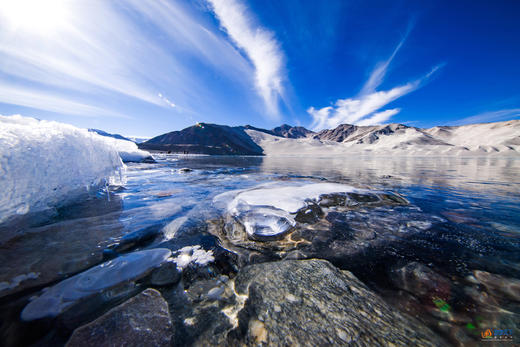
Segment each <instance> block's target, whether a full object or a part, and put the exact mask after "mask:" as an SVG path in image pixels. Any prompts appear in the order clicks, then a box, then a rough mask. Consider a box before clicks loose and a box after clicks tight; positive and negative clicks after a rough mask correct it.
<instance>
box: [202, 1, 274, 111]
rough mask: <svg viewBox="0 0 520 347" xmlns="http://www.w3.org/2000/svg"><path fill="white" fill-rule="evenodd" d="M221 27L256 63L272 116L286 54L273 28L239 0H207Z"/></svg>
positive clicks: (261, 90)
mask: <svg viewBox="0 0 520 347" xmlns="http://www.w3.org/2000/svg"><path fill="white" fill-rule="evenodd" d="M208 2H209V3H210V5H211V7H212V9H213V11H214V13H215V15H216V17H217V18H218V19H219V21H220V24H221V26H222V28H223V29H224V30H225V32H226V33H227V34H228V35H229V37H230V39H231V40H232V41H233V42H234V43H235V44H236V45H237V47H239V48H240V49H242V50H243V51H244V52H245V54H246V55H247V57H248V58H249V59H250V60H251V62H252V64H253V65H254V67H255V81H256V88H257V90H258V93H259V94H260V96H261V97H262V99H263V100H264V102H265V105H266V107H267V111H268V112H269V114H270V115H272V116H277V114H278V102H279V100H280V99H281V98H283V92H284V90H283V81H284V54H283V52H282V51H281V49H280V45H279V43H278V41H277V40H276V38H275V36H274V34H273V33H272V32H271V31H268V30H266V29H265V28H263V27H261V26H259V25H257V24H256V23H255V20H254V19H253V16H252V15H251V14H250V12H249V10H248V9H247V8H246V6H244V4H242V3H241V2H239V1H238V0H208Z"/></svg>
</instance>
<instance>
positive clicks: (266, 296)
mask: <svg viewBox="0 0 520 347" xmlns="http://www.w3.org/2000/svg"><path fill="white" fill-rule="evenodd" d="M234 290H235V291H236V295H237V297H238V298H240V299H239V300H236V302H237V305H238V308H236V309H232V308H227V312H228V313H229V312H233V311H234V312H238V314H236V315H228V316H230V318H233V317H234V319H235V321H234V322H231V323H232V324H233V326H234V327H235V328H234V329H233V330H228V331H225V332H220V335H221V336H220V337H219V336H218V333H215V330H213V332H212V333H211V334H210V335H208V334H204V335H202V336H201V338H200V339H199V341H197V344H199V345H209V344H212V343H214V342H215V341H218V342H219V344H227V345H247V346H253V345H255V346H256V345H268V346H290V345H304V346H323V345H348V344H354V345H363V346H412V345H413V346H440V345H444V344H445V343H444V341H442V340H441V339H440V338H439V337H438V336H437V335H435V334H434V333H433V332H432V331H430V330H429V329H428V328H427V327H425V326H424V325H422V324H421V323H419V322H418V321H416V320H415V319H413V318H411V317H409V316H406V315H404V314H401V313H399V312H398V311H396V310H395V309H392V308H391V307H390V306H388V305H387V304H386V303H385V302H384V301H383V300H382V299H381V298H380V297H379V296H377V295H376V294H374V293H373V292H371V291H370V290H369V289H368V288H367V287H366V286H365V285H364V284H363V283H361V282H360V281H359V280H358V279H357V278H356V277H355V276H354V275H353V274H352V273H350V272H348V271H341V270H339V269H337V268H335V267H334V266H333V265H332V264H330V263H329V262H328V261H325V260H316V259H313V260H285V261H279V262H270V263H262V264H256V265H252V266H247V267H245V268H243V269H242V270H241V271H240V272H239V273H238V275H237V277H236V278H235V281H234Z"/></svg>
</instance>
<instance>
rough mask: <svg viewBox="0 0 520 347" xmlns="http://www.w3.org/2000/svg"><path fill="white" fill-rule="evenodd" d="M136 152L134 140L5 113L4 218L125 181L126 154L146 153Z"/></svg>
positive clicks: (0, 150)
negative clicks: (115, 182)
mask: <svg viewBox="0 0 520 347" xmlns="http://www.w3.org/2000/svg"><path fill="white" fill-rule="evenodd" d="M136 151H137V146H136V145H135V144H134V143H132V142H129V141H123V140H117V139H114V138H110V137H104V136H101V135H98V134H96V133H92V132H89V131H88V130H87V129H80V128H76V127H74V126H72V125H68V124H63V123H57V122H49V121H40V120H37V119H34V118H29V117H22V116H19V115H16V116H0V186H1V187H2V189H1V190H0V222H4V221H6V220H7V219H8V218H9V217H10V216H13V215H21V214H25V213H28V212H34V211H40V210H45V209H47V208H49V207H53V206H56V205H61V204H64V203H66V202H67V201H69V200H73V199H74V197H75V196H76V195H77V194H78V193H84V192H86V191H87V190H88V189H89V188H91V187H97V186H99V185H104V184H106V183H107V182H113V181H117V180H121V178H122V176H121V175H122V170H124V164H123V163H122V161H121V157H120V155H123V156H126V157H127V158H126V159H129V157H132V156H133V157H134V159H135V157H137V156H139V155H143V154H144V153H146V152H136ZM146 154H147V155H149V153H146Z"/></svg>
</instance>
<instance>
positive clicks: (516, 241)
mask: <svg viewBox="0 0 520 347" xmlns="http://www.w3.org/2000/svg"><path fill="white" fill-rule="evenodd" d="M183 168H189V169H191V171H188V170H181V169H183ZM519 173H520V160H518V159H507V158H506V159H499V158H467V159H466V158H405V157H396V158H388V157H361V158H352V159H344V158H342V159H338V158H269V157H265V158H262V157H207V156H199V157H194V156H190V157H183V156H173V155H172V156H167V155H163V156H158V157H157V163H156V164H130V165H128V170H127V183H126V184H125V185H124V187H112V188H111V191H110V192H109V193H108V194H107V192H106V191H100V192H99V193H98V194H97V196H91V197H88V198H85V199H83V200H81V201H78V203H77V204H75V205H72V206H67V207H64V208H61V209H59V210H57V211H54V214H52V213H51V214H48V216H47V217H45V218H42V217H41V216H39V217H38V219H32V220H25V221H23V222H17V224H15V225H13V224H12V225H2V226H0V231H2V232H3V231H5V230H9V232H12V231H13V230H16V231H17V234H18V235H19V236H17V237H15V238H12V239H10V240H8V241H6V242H4V243H2V244H1V245H0V270H1V271H0V283H1V284H0V295H1V296H2V297H1V298H0V305H1V306H2V308H3V317H2V326H1V331H2V336H3V337H4V340H5V341H8V342H10V343H11V344H17V343H18V342H21V340H20V339H21V337H20V335H21V331H23V329H24V328H25V327H26V326H25V325H24V324H26V323H24V324H20V323H19V319H18V315H19V312H20V310H21V308H23V305H25V303H26V302H27V298H28V297H30V296H31V295H34V294H37V293H38V291H39V290H40V289H41V288H42V287H46V286H48V285H49V284H53V283H57V282H59V281H60V280H62V279H64V278H66V277H67V276H70V275H72V274H75V273H78V272H81V271H84V270H86V269H88V268H90V267H92V266H94V265H96V264H99V263H100V262H102V261H103V260H104V259H107V256H112V255H111V254H110V252H111V251H114V252H116V253H120V254H122V253H127V252H131V251H134V250H140V249H146V248H153V247H156V246H158V245H161V246H164V245H167V247H168V248H170V249H172V250H174V251H175V250H177V249H180V248H182V247H185V246H189V245H197V244H202V243H204V242H206V238H207V237H208V235H209V234H208V232H207V224H208V223H207V221H210V220H217V219H219V218H220V216H221V215H222V213H223V211H222V209H221V208H220V207H218V206H214V204H213V198H214V197H215V196H217V195H218V194H221V193H224V192H227V191H231V190H236V189H244V188H250V187H255V186H257V185H260V184H264V183H271V182H277V181H280V182H289V181H290V182H323V181H331V182H338V183H344V184H348V185H352V186H354V187H357V188H366V189H373V190H383V191H389V192H395V193H398V194H400V195H401V196H403V197H405V198H406V199H407V200H408V201H409V202H410V205H409V206H405V207H395V208H391V209H389V208H385V207H381V208H367V209H361V210H357V211H352V212H349V214H347V215H346V216H345V217H342V218H344V219H342V223H346V224H345V225H351V226H352V227H353V228H357V229H356V230H359V229H362V228H364V229H366V230H376V231H377V232H378V233H380V234H381V235H383V234H385V233H387V234H392V237H391V238H383V240H384V242H383V241H382V242H380V243H378V244H377V245H372V244H371V245H370V247H369V248H366V249H364V250H363V252H361V253H355V254H354V255H352V256H349V257H348V258H345V257H343V258H342V257H341V256H338V257H336V258H333V257H332V258H331V259H329V260H331V261H333V262H334V263H335V265H336V266H340V267H341V268H343V269H348V270H351V271H353V272H354V273H355V274H356V276H358V277H359V278H360V279H361V280H362V281H364V282H365V283H366V284H367V285H368V286H369V287H371V288H372V289H373V290H375V291H377V292H378V293H379V294H380V295H382V296H383V297H384V298H385V299H386V300H387V301H388V302H389V303H391V304H393V305H395V307H397V308H399V309H401V310H403V311H405V312H407V313H409V314H411V315H413V316H416V317H418V318H419V319H420V320H422V321H423V322H424V323H425V324H427V325H428V326H430V327H432V328H433V329H434V330H435V331H437V332H438V333H439V334H441V335H442V336H443V337H445V338H446V339H447V340H448V341H449V342H451V343H454V344H456V343H457V341H461V342H462V343H474V342H475V341H476V340H475V338H474V336H475V334H478V333H480V326H479V324H480V325H482V324H483V323H482V322H483V321H484V322H486V324H488V325H489V324H491V325H492V324H495V326H492V328H496V329H516V327H517V326H518V325H519V324H520V319H519V318H518V315H519V314H520V305H519V302H518V300H520V286H519V283H520V282H517V281H520V175H519ZM172 222H173V223H172ZM414 223H415V224H414ZM417 223H423V224H417ZM424 223H425V224H424ZM340 225H341V224H340ZM400 228H401V229H402V231H403V230H404V231H403V232H402V233H399V230H400ZM143 230H148V231H150V233H149V237H148V236H147V237H142V235H143V232H142V231H143ZM408 230H413V231H414V232H413V233H407V232H406V231H408ZM159 231H162V232H160V233H158V232H159ZM136 234H137V235H141V236H140V238H138V240H137V241H135V238H133V237H132V235H136ZM129 235H130V236H131V237H129ZM145 235H148V234H146V233H145ZM125 237H126V238H125ZM107 250H108V252H107ZM349 254H350V253H349ZM409 264H412V265H409ZM416 264H421V265H423V266H425V267H426V268H424V267H420V266H417V265H416ZM428 269H431V270H433V271H434V272H435V273H436V274H439V275H441V276H442V278H438V277H436V275H431V274H430V273H428ZM475 271H480V272H475ZM488 273H489V274H491V275H488ZM493 276H495V277H493ZM497 276H498V277H497ZM435 287H442V289H440V290H433V291H434V292H435V293H436V294H435V295H436V296H433V295H432V294H431V291H432V289H431V288H435ZM425 288H426V289H425ZM446 288H448V289H446ZM500 288H511V289H503V290H502V289H500ZM439 300H441V301H439ZM446 305H448V306H446ZM504 312H507V313H504ZM173 314H175V313H173ZM39 329H40V331H38V333H35V336H36V337H34V338H29V339H28V341H30V342H34V340H38V338H40V337H41V336H45V331H46V330H52V329H56V327H53V326H50V327H49V326H44V327H40V328H39ZM38 336H40V337H38ZM517 336H519V335H518V333H517ZM519 338H520V336H519ZM22 340H23V339H22ZM22 342H23V341H22Z"/></svg>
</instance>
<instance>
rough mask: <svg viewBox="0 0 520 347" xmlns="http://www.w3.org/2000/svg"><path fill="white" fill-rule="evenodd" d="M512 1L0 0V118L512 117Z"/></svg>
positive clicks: (515, 41) (296, 120) (314, 120)
mask: <svg viewBox="0 0 520 347" xmlns="http://www.w3.org/2000/svg"><path fill="white" fill-rule="evenodd" d="M519 15H520V2H518V1H515V0H510V1H507V0H500V1H413V0H410V1H407V0H395V1H361V0H341V1H339V0H338V1H336V0H327V1H310V0H309V1H296V0H283V1H280V0H196V1H173V0H172V1H169V0H150V1H142V0H111V1H106V0H88V1H87V0H47V1H45V2H43V1H39V0H0V114H4V115H8V114H22V115H26V116H33V117H37V118H40V119H49V120H56V121H61V122H66V123H71V124H74V125H77V126H80V127H93V128H100V129H103V130H106V131H109V132H117V133H121V134H124V135H128V136H155V135H158V134H161V133H164V132H168V131H172V130H178V129H182V128H184V127H187V126H190V125H192V124H194V123H195V122H197V121H200V122H212V123H219V124H229V125H244V124H252V125H255V126H259V127H265V128H272V127H274V126H277V125H280V124H282V123H289V124H292V125H302V126H305V127H308V128H312V129H315V130H319V129H323V128H331V127H335V126H337V125H338V124H341V123H353V124H360V125H368V124H384V123H390V122H398V123H404V124H408V125H412V126H418V127H430V126H435V125H459V124H466V123H472V122H487V121H500V120H507V119H518V118H520V83H519V81H520V25H518V16H519Z"/></svg>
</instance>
